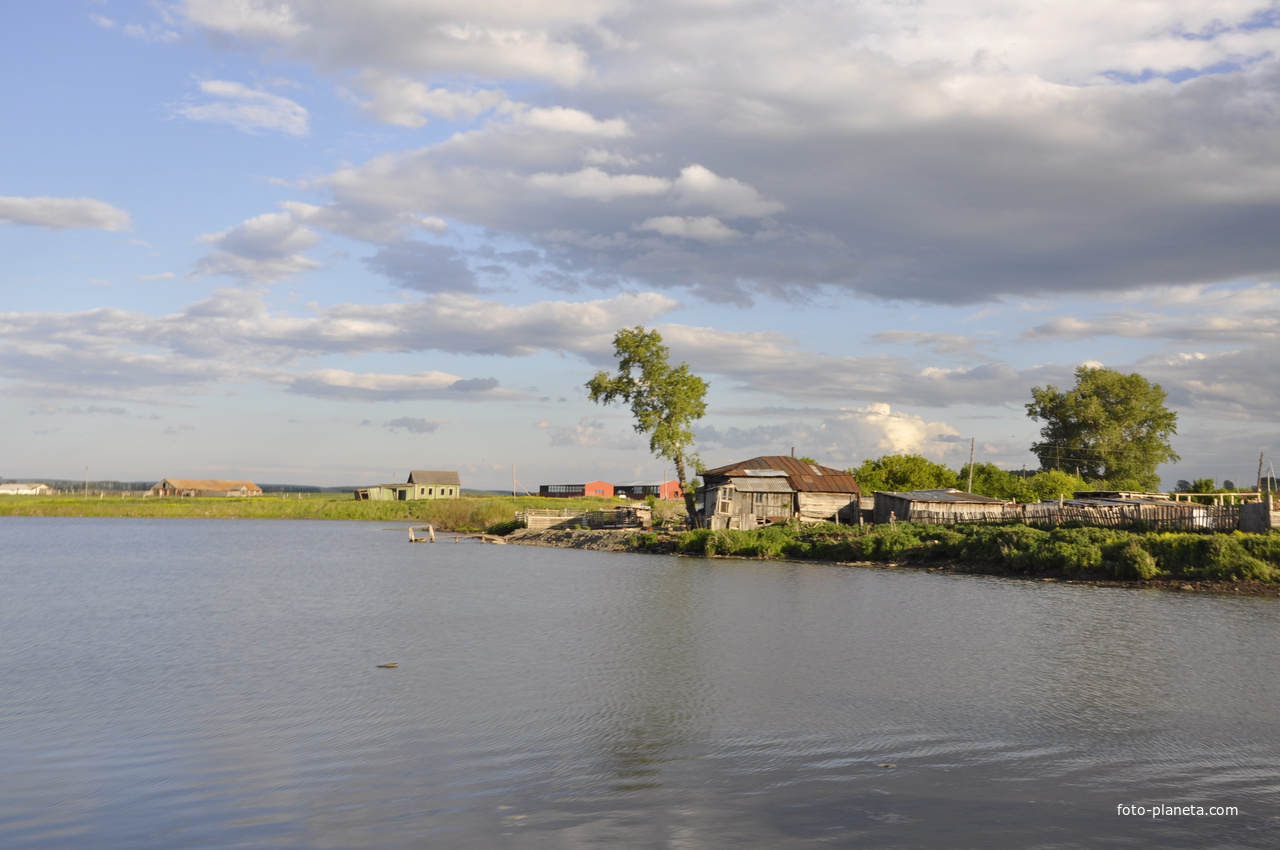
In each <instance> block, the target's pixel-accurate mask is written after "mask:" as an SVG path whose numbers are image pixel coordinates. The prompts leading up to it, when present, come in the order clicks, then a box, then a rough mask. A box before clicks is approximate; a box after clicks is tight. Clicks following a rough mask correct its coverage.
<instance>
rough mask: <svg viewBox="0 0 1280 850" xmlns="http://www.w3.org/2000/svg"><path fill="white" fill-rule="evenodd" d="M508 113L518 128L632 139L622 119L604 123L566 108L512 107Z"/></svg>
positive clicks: (609, 120) (581, 112)
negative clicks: (511, 115)
mask: <svg viewBox="0 0 1280 850" xmlns="http://www.w3.org/2000/svg"><path fill="white" fill-rule="evenodd" d="M509 111H510V112H512V113H514V116H513V122H512V123H514V124H516V125H517V126H525V127H531V128H533V129H535V130H543V131H546V132H549V133H568V134H572V135H576V136H595V137H598V138H602V139H617V138H621V137H623V136H629V135H631V128H630V127H629V126H628V125H627V122H626V121H624V120H622V119H621V118H609V119H606V120H604V121H601V120H600V119H598V118H596V117H595V116H593V115H591V114H590V113H588V112H584V111H582V110H581V109H571V108H568V107H564V106H553V107H550V108H532V109H530V108H526V107H524V106H522V105H519V104H512V105H511V108H510V110H509Z"/></svg>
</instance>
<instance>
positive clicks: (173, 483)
mask: <svg viewBox="0 0 1280 850" xmlns="http://www.w3.org/2000/svg"><path fill="white" fill-rule="evenodd" d="M148 494H149V495H151V496H261V495H262V488H261V487H259V486H258V485H257V484H254V483H253V482H252V481H216V480H213V479H208V478H166V479H164V480H163V481H161V482H160V483H158V484H156V485H155V486H154V487H152V488H151V490H150V491H149V492H148Z"/></svg>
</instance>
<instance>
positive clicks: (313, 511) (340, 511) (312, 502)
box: [0, 493, 679, 531]
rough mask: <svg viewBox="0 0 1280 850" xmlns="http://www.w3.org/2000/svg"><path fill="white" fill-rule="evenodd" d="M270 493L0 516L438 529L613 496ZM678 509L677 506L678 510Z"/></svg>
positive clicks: (473, 527) (81, 505)
mask: <svg viewBox="0 0 1280 850" xmlns="http://www.w3.org/2000/svg"><path fill="white" fill-rule="evenodd" d="M301 496H302V498H299V494H296V493H289V494H268V495H265V496H257V497H253V498H248V499H237V498H217V499H198V498H190V499H180V498H165V499H157V498H151V497H148V498H142V497H139V496H121V495H118V494H117V495H114V496H113V495H110V494H107V495H104V496H102V497H98V496H90V497H88V498H85V497H83V496H69V495H56V496H0V516H51V517H52V516H105V517H212V518H224V519H350V520H378V521H382V522H387V521H403V522H412V523H424V524H426V523H429V524H431V525H434V526H435V527H436V528H437V529H438V530H440V531H483V530H484V529H486V528H488V527H489V526H491V525H494V524H495V523H500V522H507V521H510V520H511V519H513V518H514V517H515V513H516V511H525V510H537V509H566V508H567V509H572V510H601V509H604V508H610V507H615V506H617V505H619V504H621V502H619V501H618V500H616V499H599V498H583V499H546V498H540V497H538V496H520V497H517V498H511V497H510V496H466V495H464V496H462V497H461V498H459V499H452V500H448V499H441V500H436V501H429V500H423V501H413V502H358V501H356V500H355V499H353V498H352V497H351V496H350V495H343V494H334V493H303V494H301ZM677 510H679V508H677Z"/></svg>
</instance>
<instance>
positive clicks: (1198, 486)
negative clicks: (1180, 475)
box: [1187, 478, 1218, 493]
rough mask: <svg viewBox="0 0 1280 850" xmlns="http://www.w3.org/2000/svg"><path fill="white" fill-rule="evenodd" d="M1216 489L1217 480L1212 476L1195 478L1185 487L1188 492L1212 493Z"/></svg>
mask: <svg viewBox="0 0 1280 850" xmlns="http://www.w3.org/2000/svg"><path fill="white" fill-rule="evenodd" d="M1217 490H1218V482H1217V481H1215V480H1213V479H1212V478H1197V479H1196V480H1195V481H1192V482H1191V486H1190V487H1189V488H1187V492H1188V493H1214V492H1217Z"/></svg>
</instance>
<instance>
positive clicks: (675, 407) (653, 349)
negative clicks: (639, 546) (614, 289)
mask: <svg viewBox="0 0 1280 850" xmlns="http://www.w3.org/2000/svg"><path fill="white" fill-rule="evenodd" d="M613 353H614V355H615V356H616V357H617V358H618V372H617V374H616V375H609V373H607V372H597V373H596V374H595V376H594V377H593V378H592V379H591V380H589V381H587V389H588V390H589V391H590V394H591V400H592V401H594V402H596V403H597V404H612V403H613V402H617V401H623V402H626V403H627V404H629V405H631V413H632V414H633V415H634V416H635V418H636V422H635V429H636V431H637V432H639V433H641V434H647V435H648V436H649V451H651V452H653V453H654V454H655V455H657V456H658V457H660V458H664V459H665V460H669V461H671V462H672V463H674V464H675V467H676V477H677V478H679V479H680V487H681V489H683V490H684V505H685V509H686V510H687V511H688V512H689V518H690V520H691V521H692V520H693V519H694V518H695V516H696V514H697V509H696V503H695V502H694V498H693V487H691V486H690V482H689V477H688V475H687V474H686V471H685V470H686V467H687V466H693V467H694V471H699V470H698V466H699V460H698V456H697V455H696V454H694V453H693V452H692V447H693V423H694V422H696V421H697V420H699V419H701V418H702V416H703V414H704V413H706V411H707V403H706V401H705V400H704V399H705V397H706V394H707V382H706V381H704V380H702V379H701V378H699V377H698V376H697V375H695V374H693V373H692V372H690V371H689V366H688V365H687V364H685V363H681V364H680V365H679V366H676V367H674V368H673V367H672V366H671V365H670V364H669V363H668V362H667V358H668V356H669V355H670V350H669V349H668V348H667V347H666V346H665V345H663V344H662V335H661V334H659V333H658V332H657V331H646V330H645V329H644V328H643V327H641V326H640V325H636V326H635V327H634V328H623V329H621V330H619V331H618V332H617V333H616V334H614V337H613Z"/></svg>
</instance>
